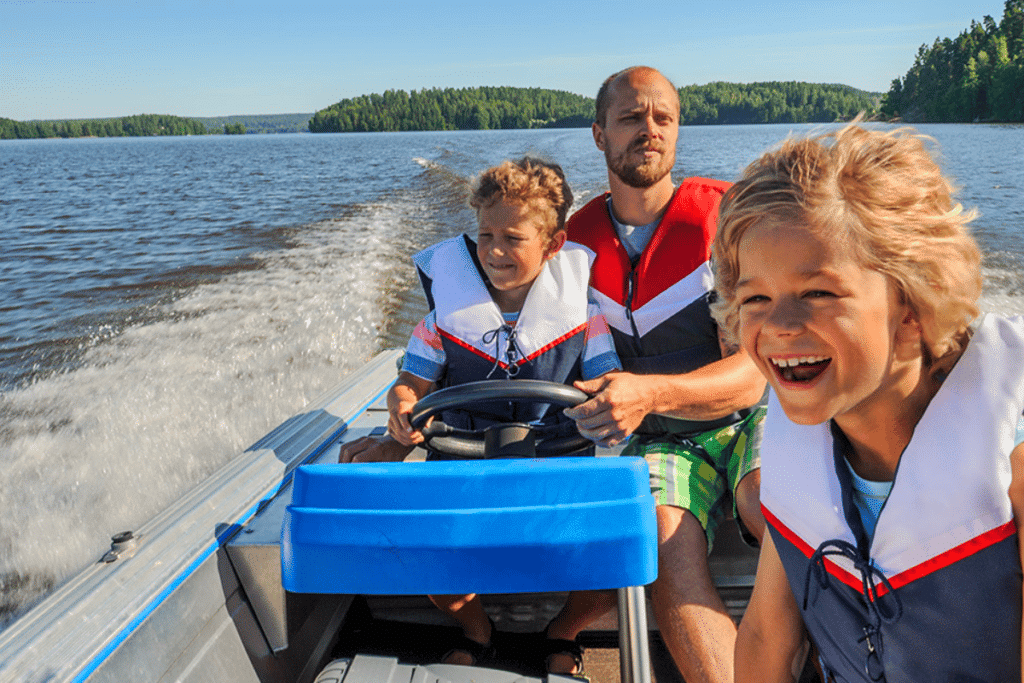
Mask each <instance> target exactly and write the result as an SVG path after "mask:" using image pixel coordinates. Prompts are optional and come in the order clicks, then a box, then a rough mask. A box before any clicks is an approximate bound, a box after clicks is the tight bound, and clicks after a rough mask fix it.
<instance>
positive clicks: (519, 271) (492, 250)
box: [476, 199, 565, 310]
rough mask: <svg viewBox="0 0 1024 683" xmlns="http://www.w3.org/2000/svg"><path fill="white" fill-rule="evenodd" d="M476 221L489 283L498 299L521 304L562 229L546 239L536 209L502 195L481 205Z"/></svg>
mask: <svg viewBox="0 0 1024 683" xmlns="http://www.w3.org/2000/svg"><path fill="white" fill-rule="evenodd" d="M477 221H478V223H479V231H478V233H477V243H476V254H477V257H478V258H479V259H480V264H481V265H482V266H483V269H484V272H485V273H486V274H487V277H488V279H490V281H491V285H493V286H494V288H495V289H496V290H498V291H499V293H500V295H501V298H502V301H499V302H498V303H499V304H506V303H507V304H512V305H515V304H516V303H518V305H519V306H522V302H523V301H524V300H525V299H526V294H527V293H528V292H529V291H530V285H532V284H533V281H534V280H536V279H537V276H538V275H540V272H541V270H542V269H543V268H544V263H545V262H546V261H547V260H549V259H550V258H551V257H552V256H554V255H555V253H556V252H557V251H558V250H559V249H560V248H561V246H562V244H563V243H564V242H565V232H564V231H561V232H559V233H558V234H556V235H555V237H554V238H553V239H551V240H548V239H547V237H546V236H545V235H544V233H543V231H542V230H541V227H542V221H541V219H540V217H539V216H537V215H536V212H535V211H531V209H530V207H529V206H527V205H524V204H510V203H508V202H506V201H505V200H504V199H499V200H498V201H495V202H493V203H492V204H490V205H488V206H483V207H481V208H480V209H479V210H478V211H477ZM502 307H503V308H506V306H504V305H503V306H502ZM515 310H518V308H516V309H515Z"/></svg>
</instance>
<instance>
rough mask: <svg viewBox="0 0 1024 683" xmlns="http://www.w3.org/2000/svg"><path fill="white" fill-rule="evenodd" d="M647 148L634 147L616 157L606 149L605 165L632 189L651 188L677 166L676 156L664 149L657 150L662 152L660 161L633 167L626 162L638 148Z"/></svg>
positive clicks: (641, 145)
mask: <svg viewBox="0 0 1024 683" xmlns="http://www.w3.org/2000/svg"><path fill="white" fill-rule="evenodd" d="M646 146H647V145H644V144H640V145H633V146H632V147H630V148H629V149H627V150H626V151H625V152H623V153H622V154H619V155H618V156H616V157H612V155H611V152H610V150H608V149H605V151H604V159H605V163H607V164H608V170H610V171H611V172H612V173H614V174H615V175H617V176H618V177H619V180H621V181H622V182H624V183H625V184H626V185H629V186H630V187H635V188H638V189H644V188H647V187H651V186H652V185H654V184H655V183H657V182H658V181H659V180H661V179H662V178H664V177H665V176H667V175H668V174H669V173H671V171H672V166H673V165H674V164H675V154H665V151H664V150H663V149H661V148H656V149H658V151H660V152H662V154H661V156H660V157H659V159H658V160H651V161H644V162H643V163H642V164H636V165H631V164H630V163H629V162H628V161H626V158H627V157H628V156H629V154H630V153H632V152H633V151H635V150H636V149H637V148H644V147H646Z"/></svg>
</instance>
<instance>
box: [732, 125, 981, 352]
mask: <svg viewBox="0 0 1024 683" xmlns="http://www.w3.org/2000/svg"><path fill="white" fill-rule="evenodd" d="M858 123H859V118H858V120H855V121H854V123H852V124H850V125H848V126H845V127H844V128H842V129H840V130H838V131H834V132H829V133H823V134H818V135H815V136H811V137H806V138H790V139H787V140H786V141H784V142H783V143H782V145H781V146H779V147H778V148H777V149H775V150H772V151H769V152H767V153H765V154H764V155H763V156H762V157H761V158H760V159H758V160H757V161H755V162H754V163H752V164H750V166H748V167H747V168H746V170H745V171H744V172H743V176H742V178H741V179H740V180H739V182H737V183H736V184H735V185H733V186H732V187H731V188H730V189H729V191H728V192H727V193H726V194H725V196H724V197H723V199H722V203H721V206H720V208H719V227H718V237H717V239H716V241H715V245H714V257H713V258H714V264H715V288H716V290H717V292H718V301H717V302H716V303H715V304H714V305H713V306H712V313H713V315H714V317H715V319H716V321H717V322H718V324H719V327H720V328H721V330H722V331H723V333H724V334H725V336H726V337H727V340H728V341H729V342H732V343H735V342H736V337H737V327H738V324H739V320H738V308H739V303H738V302H737V301H736V283H737V279H738V277H739V262H738V253H739V245H740V241H741V240H742V239H743V236H744V234H745V233H746V231H747V229H748V228H750V227H751V226H752V225H756V224H758V223H761V222H764V221H770V222H775V223H798V224H801V225H805V226H808V227H809V228H810V229H812V230H816V231H817V232H818V233H819V234H821V235H825V236H828V237H829V239H835V240H840V241H842V242H844V243H846V244H848V245H849V246H850V247H851V249H852V250H853V254H854V257H855V258H857V259H858V261H859V262H860V263H861V264H862V265H863V266H864V267H865V268H870V269H871V270H876V271H878V272H880V273H882V274H884V275H886V276H887V277H888V278H889V280H890V282H892V283H893V284H894V285H895V286H896V288H897V291H898V292H899V294H900V295H901V296H902V297H903V300H904V301H906V302H907V303H909V304H910V306H911V308H912V309H913V310H914V312H915V313H916V314H917V316H918V320H919V321H920V324H921V328H922V333H923V337H924V349H923V350H924V353H925V360H926V362H930V361H931V360H933V359H936V358H939V357H942V356H944V355H946V354H948V353H951V352H955V351H957V350H959V349H960V347H961V343H962V339H963V337H964V333H965V331H966V329H967V326H968V325H969V324H970V322H971V321H972V320H973V319H974V318H975V317H976V316H977V315H978V306H977V301H978V298H979V297H980V296H981V254H980V252H979V250H978V246H977V244H976V243H975V241H974V239H973V238H972V237H971V235H970V233H969V231H968V228H967V224H968V223H969V222H970V221H971V220H973V219H974V217H975V216H976V212H975V211H974V210H971V211H964V210H963V207H962V206H961V205H960V204H958V203H956V202H955V201H954V199H953V194H954V189H953V186H952V184H951V183H950V181H949V179H947V178H946V177H945V176H944V175H943V173H942V170H941V169H940V168H939V166H938V164H937V163H936V162H935V159H934V158H933V157H932V154H931V153H930V152H929V150H928V148H927V146H926V145H925V142H934V141H932V140H931V138H928V137H926V136H922V135H919V134H917V133H916V132H915V131H914V130H913V129H910V128H899V129H895V130H891V131H888V132H883V131H877V130H867V129H865V128H863V127H861V126H860V125H857V124H858Z"/></svg>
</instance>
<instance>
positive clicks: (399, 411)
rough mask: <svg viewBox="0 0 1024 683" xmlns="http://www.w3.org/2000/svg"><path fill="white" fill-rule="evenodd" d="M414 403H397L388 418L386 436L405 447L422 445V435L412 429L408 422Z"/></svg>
mask: <svg viewBox="0 0 1024 683" xmlns="http://www.w3.org/2000/svg"><path fill="white" fill-rule="evenodd" d="M415 405H416V402H415V401H398V402H397V403H396V404H395V406H394V409H392V410H390V416H389V417H388V435H389V436H390V437H391V438H393V439H394V440H395V441H397V442H398V443H400V444H402V445H405V446H416V445H417V444H421V443H423V433H422V432H420V431H419V430H418V429H413V428H412V424H411V423H410V422H409V416H410V415H411V414H412V408H413V406H415Z"/></svg>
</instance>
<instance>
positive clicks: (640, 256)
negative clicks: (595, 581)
mask: <svg viewBox="0 0 1024 683" xmlns="http://www.w3.org/2000/svg"><path fill="white" fill-rule="evenodd" d="M595 118H596V120H595V122H594V124H593V128H592V129H593V135H594V142H595V143H596V145H597V148H598V149H600V150H602V151H603V152H604V154H605V160H606V163H607V166H608V183H609V189H610V191H609V192H608V193H607V194H605V195H602V196H600V197H597V198H595V199H593V200H592V201H590V202H589V203H588V204H587V205H586V206H584V207H583V208H582V209H580V210H579V211H578V212H577V213H576V214H575V215H574V216H573V217H572V218H571V219H570V220H569V223H568V229H569V239H570V240H573V241H575V242H579V243H581V244H584V245H586V246H588V247H590V248H591V249H592V250H593V251H594V252H595V253H596V258H595V261H594V264H593V268H592V271H591V272H592V275H591V281H590V285H591V295H592V296H593V297H594V298H595V299H596V300H597V301H598V302H599V303H600V304H601V307H602V310H603V312H604V314H605V316H606V317H607V320H608V323H609V325H610V327H611V330H612V334H613V336H614V338H615V346H616V350H617V351H618V353H619V356H620V358H621V360H622V363H623V366H624V371H622V372H611V373H608V374H607V375H604V376H603V377H601V378H600V379H597V380H593V381H587V382H577V383H576V386H577V387H579V388H580V389H582V390H583V391H585V392H587V393H588V394H590V395H591V396H592V398H591V399H590V400H589V401H587V402H586V403H583V404H581V405H579V406H577V407H575V408H572V409H569V410H567V411H566V414H567V415H568V416H569V417H571V418H573V419H574V420H576V422H577V426H578V427H579V429H580V432H581V433H582V434H584V435H585V436H588V437H589V438H591V439H593V440H594V441H596V442H598V443H600V444H602V445H609V446H610V445H616V444H618V443H621V442H622V441H623V440H625V439H626V438H627V437H631V438H630V439H629V442H628V443H627V445H626V447H625V449H624V450H623V454H624V455H640V456H643V457H644V458H645V459H646V460H647V462H648V465H649V467H650V470H651V490H652V492H653V493H654V494H655V498H656V501H657V504H658V507H657V518H658V578H657V580H656V581H655V583H654V585H653V586H652V590H651V602H652V606H653V608H654V614H655V617H656V619H657V622H658V627H659V629H660V631H661V634H662V637H663V639H664V641H665V643H666V645H667V646H668V648H669V650H670V652H671V653H672V657H673V659H674V660H675V662H676V664H677V666H678V667H679V669H680V671H681V672H682V674H683V677H684V678H685V679H686V681H687V683H697V682H698V681H732V679H733V661H732V658H733V647H734V644H735V640H736V626H735V624H734V623H733V621H732V619H731V617H730V616H729V614H728V612H727V611H726V609H725V606H724V605H723V603H722V600H721V598H720V597H719V595H718V593H717V591H716V590H715V587H714V584H713V583H712V580H711V574H710V571H709V569H708V562H707V553H708V552H709V551H710V548H711V545H712V542H713V540H714V532H715V528H716V526H717V524H718V522H719V520H720V519H721V518H722V517H723V515H724V514H725V513H726V512H727V510H728V504H729V501H730V498H731V500H732V501H733V503H732V510H733V512H734V513H736V516H737V517H738V518H739V519H741V520H742V523H741V529H743V526H744V524H745V531H746V532H747V533H748V535H752V536H753V538H754V539H758V540H759V539H760V537H761V535H762V534H763V533H764V519H763V518H762V517H761V514H760V505H759V500H758V489H759V487H760V472H759V469H758V468H759V465H760V462H759V456H758V444H759V435H760V426H761V422H762V421H763V419H764V408H763V407H761V405H760V404H761V401H762V398H763V395H764V389H765V382H764V380H763V378H762V377H761V376H760V375H759V373H758V371H757V369H756V367H755V366H754V364H753V363H752V362H751V361H750V359H749V358H748V357H747V356H746V355H745V354H744V353H743V352H742V351H740V350H737V349H728V348H726V347H725V346H724V345H723V344H722V343H721V342H720V340H719V336H718V331H717V327H716V326H715V324H714V321H713V320H712V318H711V314H710V310H709V307H708V302H709V298H710V297H711V296H713V293H712V292H711V287H712V283H713V277H712V273H711V268H710V266H709V263H708V259H709V256H710V253H711V242H712V240H713V239H714V236H715V227H716V223H717V214H718V204H719V200H720V198H721V195H722V194H723V193H724V192H725V190H726V189H728V187H729V184H728V183H725V182H722V181H717V180H711V179H707V178H687V179H686V180H684V181H683V182H682V183H681V184H680V185H679V187H678V188H677V187H676V186H675V185H674V184H673V182H672V177H671V175H670V172H671V170H672V166H673V164H674V163H675V148H676V139H677V137H678V134H679V96H678V92H677V91H676V89H675V86H673V85H672V83H670V82H669V81H668V79H666V78H665V77H664V76H663V75H661V74H660V73H659V72H658V71H656V70H655V69H652V68H649V67H632V68H630V69H626V70H624V71H621V72H619V73H617V74H614V75H612V76H611V77H610V78H608V80H606V81H605V83H604V84H603V85H602V86H601V89H600V91H599V92H598V96H597V115H596V117H595ZM570 611H571V610H570ZM561 626H562V623H556V622H553V623H552V624H551V626H549V627H548V635H549V637H551V638H562V639H570V640H571V639H572V638H574V637H575V635H576V633H574V632H572V631H571V629H567V630H561Z"/></svg>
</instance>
